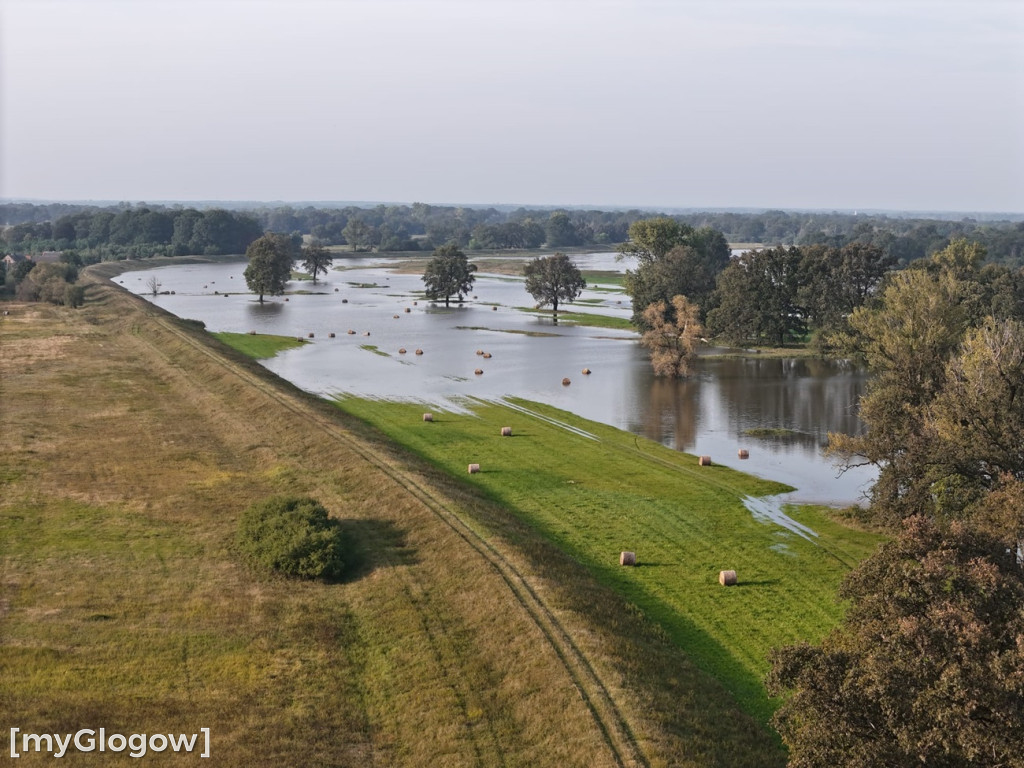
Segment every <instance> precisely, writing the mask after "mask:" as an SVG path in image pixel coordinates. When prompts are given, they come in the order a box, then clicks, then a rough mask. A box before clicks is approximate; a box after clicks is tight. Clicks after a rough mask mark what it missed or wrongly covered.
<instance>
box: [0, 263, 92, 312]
mask: <svg viewBox="0 0 1024 768" xmlns="http://www.w3.org/2000/svg"><path fill="white" fill-rule="evenodd" d="M0 294H8V295H10V294H13V295H14V297H15V298H17V299H18V300H19V301H47V302H50V303H51V304H63V305H64V306H67V307H80V306H82V302H83V301H85V288H83V287H82V286H81V285H79V284H78V265H77V264H75V263H71V262H70V261H58V262H44V263H36V262H35V261H32V260H30V259H25V260H23V261H19V262H17V263H15V264H13V265H11V266H10V267H8V266H7V264H5V263H3V262H0Z"/></svg>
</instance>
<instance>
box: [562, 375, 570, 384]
mask: <svg viewBox="0 0 1024 768" xmlns="http://www.w3.org/2000/svg"><path fill="white" fill-rule="evenodd" d="M570 384H572V379H570V378H569V377H568V376H566V377H565V378H564V379H562V386H563V387H568V386H569V385H570Z"/></svg>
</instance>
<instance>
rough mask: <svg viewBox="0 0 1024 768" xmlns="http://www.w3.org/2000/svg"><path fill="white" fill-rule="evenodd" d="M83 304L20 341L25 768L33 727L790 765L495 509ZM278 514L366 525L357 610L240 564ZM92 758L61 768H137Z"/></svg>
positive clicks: (647, 632) (322, 589) (3, 513)
mask: <svg viewBox="0 0 1024 768" xmlns="http://www.w3.org/2000/svg"><path fill="white" fill-rule="evenodd" d="M108 274H109V273H108ZM87 279H89V281H90V282H89V285H88V287H87V291H86V304H85V306H84V307H83V308H82V309H79V310H67V309H64V308H60V307H52V306H49V305H36V304H33V305H26V304H14V303H9V304H4V305H3V308H4V309H6V310H8V312H9V315H7V316H4V317H2V318H0V439H2V454H0V680H2V681H3V683H2V685H0V721H2V723H3V726H4V730H3V731H2V732H0V751H2V753H3V754H5V755H7V754H9V744H8V738H9V728H10V727H18V728H21V729H22V730H23V731H25V732H35V733H47V732H50V733H71V732H74V731H77V730H79V729H81V728H92V729H98V728H100V727H103V728H106V729H107V731H108V732H110V731H118V732H121V733H156V732H164V733H167V732H171V733H178V732H185V733H192V732H195V731H197V730H198V729H199V728H202V727H207V728H210V733H211V752H212V757H213V758H214V762H213V764H216V765H226V766H281V765H307V766H348V765H352V766H356V765H358V766H366V765H377V766H427V765H431V766H433V765H438V766H441V765H444V766H463V765H466V766H470V765H474V766H499V765H502V766H518V765H522V766H546V765H551V766H555V765H557V766H571V765H580V766H617V765H618V766H634V765H642V766H668V765H681V766H771V765H780V764H781V763H782V762H783V756H782V753H781V751H780V749H779V747H778V745H777V743H776V741H775V740H773V738H772V737H771V735H770V734H768V733H767V732H766V731H765V730H764V729H763V728H761V727H760V726H759V725H757V724H756V723H755V722H754V721H753V720H752V719H751V718H750V717H748V716H747V715H745V714H743V713H742V712H741V711H739V710H738V709H737V707H736V706H735V705H734V704H733V702H732V700H731V698H730V697H729V696H728V695H727V694H726V693H724V691H723V690H722V689H721V688H720V687H719V686H718V685H717V683H715V681H713V680H712V679H710V677H708V676H707V675H706V674H704V673H702V672H699V671H698V670H697V669H696V668H695V667H694V666H693V665H692V664H691V663H690V662H689V660H688V659H687V658H686V657H685V655H684V654H683V653H682V652H681V651H680V650H678V649H677V648H676V647H674V646H673V645H672V644H671V643H670V642H668V640H667V638H666V636H665V635H664V633H663V632H661V631H660V630H659V629H657V628H655V627H654V626H652V625H651V624H650V623H648V622H647V621H646V620H644V619H643V617H642V616H641V615H639V613H638V612H637V611H636V610H635V609H633V608H631V607H630V605H629V604H628V603H626V602H625V601H624V600H622V599H621V598H619V597H616V596H615V595H614V594H613V593H612V592H611V591H610V590H608V589H606V588H604V587H601V586H600V585H598V584H597V583H596V582H595V581H594V579H593V578H592V577H590V576H588V575H587V572H586V570H585V569H584V568H583V567H582V566H581V565H579V564H578V563H577V562H576V561H575V560H573V559H572V558H570V557H568V556H567V555H565V554H564V553H563V552H561V551H560V550H558V549H557V548H556V547H555V546H554V545H552V544H551V543H549V542H547V541H545V540H544V539H543V538H542V537H540V536H539V535H538V534H536V533H535V532H533V531H532V530H531V529H530V528H529V527H528V526H526V525H525V524H523V523H521V522H519V521H517V520H516V519H515V518H514V517H512V516H511V515H509V514H507V513H506V512H505V511H504V510H503V509H502V507H501V506H500V505H499V504H497V503H495V502H494V501H489V500H488V499H486V498H485V497H484V496H483V495H481V494H476V493H475V492H474V491H473V490H472V489H470V488H469V487H467V486H465V485H464V484H456V483H454V482H452V481H451V480H450V479H448V478H447V477H446V476H445V475H444V474H443V473H442V472H441V471H439V470H437V469H432V468H431V467H430V466H428V465H427V464H426V463H425V462H423V461H421V460H419V459H417V458H415V457H413V456H412V455H411V454H408V453H404V452H400V451H399V450H398V449H396V448H394V447H393V446H392V445H391V444H389V443H388V442H387V441H386V440H385V439H384V438H383V437H381V436H380V435H379V434H378V433H376V432H373V431H372V430H370V428H369V427H367V426H365V425H363V424H362V423H361V422H358V421H356V420H354V419H352V418H351V417H348V416H346V415H345V414H343V413H341V412H339V410H338V409H337V408H335V407H334V406H333V405H331V404H329V403H326V402H324V401H321V400H319V399H317V398H314V397H312V396H308V395H305V394H304V393H301V392H299V391H298V390H296V389H295V388H294V387H292V386H290V385H288V384H287V383H285V382H283V381H281V380H279V379H277V378H276V377H274V376H273V375H272V374H270V373H269V372H267V371H266V370H265V369H263V368H262V367H260V366H259V365H258V364H256V363H254V362H251V361H249V360H248V359H246V358H244V357H243V356H241V355H240V354H238V353H235V352H233V351H232V350H229V349H228V348H227V347H225V346H223V345H222V344H220V343H219V342H218V341H217V340H216V339H213V338H211V337H210V336H208V335H207V334H205V333H204V332H202V331H199V330H197V329H195V328H193V327H191V326H190V325H189V324H188V323H187V322H184V321H180V320H177V319H175V318H173V317H171V316H170V315H167V314H166V313H164V312H162V311H161V310H159V309H157V308H154V307H152V306H151V305H149V304H147V303H146V302H144V301H143V300H142V299H139V298H138V297H134V296H131V295H129V294H126V293H125V292H123V291H121V290H119V289H117V288H116V287H114V286H113V285H111V284H109V283H107V282H106V281H104V280H102V279H100V278H98V277H95V276H93V277H92V278H87ZM278 493H290V494H304V495H305V494H308V495H313V496H315V497H317V498H318V499H320V500H321V501H322V502H323V503H324V505H325V506H326V507H327V508H328V509H329V510H330V511H331V513H332V514H333V516H335V517H337V518H338V519H340V520H341V521H342V522H343V524H344V526H345V529H346V532H347V533H348V535H349V538H350V541H351V546H352V560H353V568H352V571H351V573H350V575H349V577H348V578H347V579H345V580H344V581H343V582H342V583H338V584H323V583H308V582H296V581H290V580H285V579H280V578H273V577H269V576H266V575H263V574H259V573H254V572H251V571H249V570H247V569H246V568H245V567H244V566H243V565H242V564H241V562H240V560H239V558H238V557H237V556H236V555H235V553H234V552H233V551H232V543H231V542H232V539H233V536H234V531H235V526H236V523H237V520H238V517H239V515H240V513H241V512H242V510H244V509H245V508H246V507H247V506H248V505H249V504H251V503H253V502H254V501H257V500H261V499H263V498H265V497H267V496H269V495H272V494H278ZM97 758H99V756H98V755H89V754H86V755H77V756H72V757H71V758H65V759H71V760H72V763H75V762H76V760H77V762H80V763H84V762H86V761H90V764H99V763H102V764H105V765H106V764H112V763H113V764H120V763H130V762H131V760H132V759H131V758H129V757H128V756H127V753H123V754H121V755H120V756H119V758H118V757H115V756H114V755H111V754H109V753H108V754H107V755H105V756H104V757H103V758H102V760H98V759H97ZM161 758H162V759H161ZM147 759H155V760H157V762H174V763H175V764H191V762H192V761H193V760H195V761H196V762H198V760H197V759H196V758H195V757H186V756H174V755H169V754H165V755H162V756H158V755H150V756H148V757H147ZM52 760H53V757H51V756H45V755H42V756H40V755H36V756H32V755H26V756H23V757H21V758H20V760H19V761H20V763H23V764H25V765H39V764H44V763H45V764H49V763H50V762H51V761H52ZM203 764H205V763H203Z"/></svg>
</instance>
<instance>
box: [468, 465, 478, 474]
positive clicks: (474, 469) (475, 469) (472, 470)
mask: <svg viewBox="0 0 1024 768" xmlns="http://www.w3.org/2000/svg"><path fill="white" fill-rule="evenodd" d="M479 471H480V465H479V464H470V465H469V474H471V475H475V474H476V473H477V472H479Z"/></svg>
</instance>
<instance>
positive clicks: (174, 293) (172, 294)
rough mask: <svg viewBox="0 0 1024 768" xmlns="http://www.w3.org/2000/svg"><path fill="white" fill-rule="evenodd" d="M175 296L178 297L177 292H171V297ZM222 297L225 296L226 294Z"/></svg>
mask: <svg viewBox="0 0 1024 768" xmlns="http://www.w3.org/2000/svg"><path fill="white" fill-rule="evenodd" d="M177 295H178V293H177V291H171V296H177ZM224 295H225V296H227V294H226V293H225V294H224Z"/></svg>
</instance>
